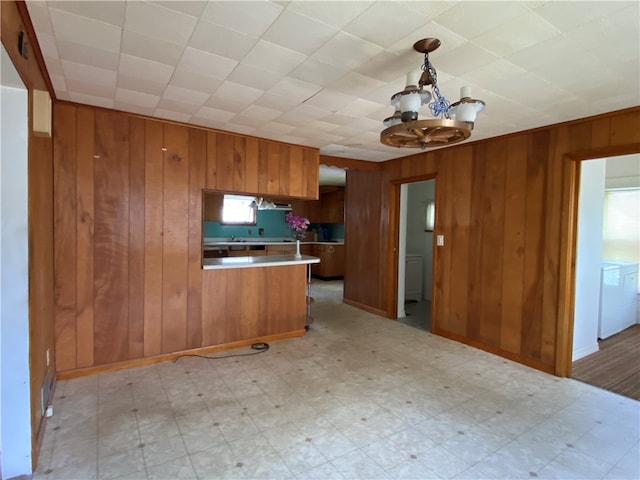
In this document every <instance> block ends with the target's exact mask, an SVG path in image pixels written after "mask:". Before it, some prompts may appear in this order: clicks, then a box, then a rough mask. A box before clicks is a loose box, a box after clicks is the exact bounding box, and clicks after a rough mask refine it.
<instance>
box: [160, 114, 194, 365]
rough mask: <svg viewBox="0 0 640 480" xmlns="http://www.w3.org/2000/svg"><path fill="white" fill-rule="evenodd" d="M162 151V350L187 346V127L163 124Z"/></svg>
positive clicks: (181, 348)
mask: <svg viewBox="0 0 640 480" xmlns="http://www.w3.org/2000/svg"><path fill="white" fill-rule="evenodd" d="M164 146H165V148H166V151H165V152H164V155H163V164H164V181H163V196H162V198H163V208H162V213H163V233H164V235H163V237H162V238H163V242H162V272H163V275H162V318H163V322H162V353H170V352H176V351H180V350H184V349H186V347H187V285H188V277H189V273H188V271H189V238H188V236H189V130H188V129H187V128H186V127H182V126H178V125H171V124H165V125H164Z"/></svg>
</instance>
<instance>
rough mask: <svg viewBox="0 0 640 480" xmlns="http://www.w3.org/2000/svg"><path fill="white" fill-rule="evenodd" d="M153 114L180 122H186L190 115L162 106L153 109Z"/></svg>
mask: <svg viewBox="0 0 640 480" xmlns="http://www.w3.org/2000/svg"><path fill="white" fill-rule="evenodd" d="M153 116H154V117H157V118H164V119H167V120H174V121H176V122H182V123H187V122H188V121H189V120H190V119H191V117H192V115H191V114H190V113H184V112H175V111H173V110H166V109H164V108H156V109H155V110H154V111H153Z"/></svg>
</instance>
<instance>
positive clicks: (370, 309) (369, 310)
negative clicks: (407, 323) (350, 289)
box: [342, 298, 388, 318]
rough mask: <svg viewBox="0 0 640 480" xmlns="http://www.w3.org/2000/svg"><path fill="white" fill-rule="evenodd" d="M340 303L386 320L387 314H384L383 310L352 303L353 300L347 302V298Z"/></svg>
mask: <svg viewBox="0 0 640 480" xmlns="http://www.w3.org/2000/svg"><path fill="white" fill-rule="evenodd" d="M342 303H345V304H347V305H350V306H352V307H356V308H359V309H360V310H364V311H365V312H369V313H373V314H374V315H379V316H381V317H385V318H388V317H387V312H385V311H384V310H380V309H379V308H374V307H370V306H369V305H365V304H363V303H359V302H354V301H353V300H349V299H347V298H343V299H342Z"/></svg>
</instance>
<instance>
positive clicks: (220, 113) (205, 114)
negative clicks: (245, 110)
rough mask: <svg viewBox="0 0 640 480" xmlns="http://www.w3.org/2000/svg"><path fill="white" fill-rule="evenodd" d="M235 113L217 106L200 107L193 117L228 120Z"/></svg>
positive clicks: (219, 120) (220, 120)
mask: <svg viewBox="0 0 640 480" xmlns="http://www.w3.org/2000/svg"><path fill="white" fill-rule="evenodd" d="M235 116H236V114H235V113H233V112H228V111H226V110H220V109H218V108H211V107H206V106H205V107H200V110H198V112H197V113H196V114H195V115H194V117H198V118H202V119H205V120H216V121H218V122H228V121H229V120H231V119H232V118H233V117H235Z"/></svg>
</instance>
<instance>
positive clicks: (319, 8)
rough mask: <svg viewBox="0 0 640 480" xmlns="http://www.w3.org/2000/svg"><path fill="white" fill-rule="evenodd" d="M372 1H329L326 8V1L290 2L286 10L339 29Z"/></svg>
mask: <svg viewBox="0 0 640 480" xmlns="http://www.w3.org/2000/svg"><path fill="white" fill-rule="evenodd" d="M372 4H373V2H365V1H355V2H352V1H340V2H333V3H331V5H330V7H329V8H328V5H327V2H326V1H304V2H295V1H294V2H291V3H289V5H288V6H287V9H288V10H292V11H295V12H298V13H302V14H303V15H306V16H308V17H311V18H314V19H316V20H317V21H319V22H322V23H325V24H327V25H331V26H333V27H335V28H339V29H341V28H342V27H344V26H345V25H346V24H348V23H349V22H351V21H352V20H354V19H355V18H356V17H357V16H358V15H360V14H361V13H362V12H364V11H365V10H366V9H367V8H369V7H370V6H371V5H372Z"/></svg>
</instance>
